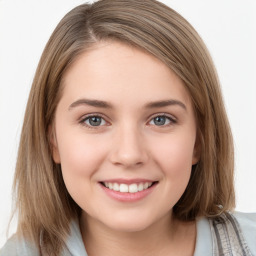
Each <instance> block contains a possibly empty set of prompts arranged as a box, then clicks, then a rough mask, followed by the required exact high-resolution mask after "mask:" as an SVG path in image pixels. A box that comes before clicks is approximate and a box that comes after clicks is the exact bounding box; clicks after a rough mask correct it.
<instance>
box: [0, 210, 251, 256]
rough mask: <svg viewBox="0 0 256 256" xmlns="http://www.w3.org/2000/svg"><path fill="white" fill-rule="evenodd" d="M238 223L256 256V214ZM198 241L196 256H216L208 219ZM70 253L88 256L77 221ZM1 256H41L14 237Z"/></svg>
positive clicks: (201, 222)
mask: <svg viewBox="0 0 256 256" xmlns="http://www.w3.org/2000/svg"><path fill="white" fill-rule="evenodd" d="M234 216H235V217H236V219H237V221H238V223H239V224H240V226H241V229H242V232H243V235H244V238H245V240H246V242H247V244H248V246H249V249H250V250H251V252H252V254H253V255H255V256H256V213H240V212H235V213H234ZM196 226H197V239H196V248H195V253H194V256H214V255H213V252H212V251H213V248H212V243H213V242H212V235H211V230H210V224H209V221H208V219H207V218H200V219H198V220H197V224H196ZM67 248H68V251H65V252H63V253H62V255H63V256H88V255H87V253H86V250H85V247H84V244H83V240H82V236H81V232H80V229H79V225H78V222H77V221H72V222H71V233H70V235H69V237H68V239H67ZM0 256H39V253H38V251H37V250H36V248H34V247H33V246H31V245H29V244H28V243H27V242H26V241H24V240H18V239H17V237H16V236H15V235H14V236H12V237H11V238H10V239H9V240H8V241H7V243H6V244H5V246H4V247H3V248H2V249H1V251H0Z"/></svg>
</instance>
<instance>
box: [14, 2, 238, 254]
mask: <svg viewBox="0 0 256 256" xmlns="http://www.w3.org/2000/svg"><path fill="white" fill-rule="evenodd" d="M109 40H115V41H119V42H123V43H125V44H128V45H131V46H134V47H137V48H139V49H141V50H143V51H146V52H148V53H150V54H152V55H154V56H155V57H157V58H158V59H160V60H161V61H163V62H164V63H165V64H166V65H167V66H168V67H169V68H170V69H172V70H173V71H174V72H175V73H176V74H177V75H178V76H179V77H180V78H181V79H182V80H183V82H184V85H185V87H186V89H187V91H188V92H189V95H190V97H191V99H192V102H193V107H194V110H195V114H196V119H197V126H198V144H199V145H200V154H201V157H200V161H199V162H198V163H197V164H196V165H194V166H193V167H192V174H191V178H190V181H189V184H188V186H187V189H186V191H185V193H184V194H183V196H182V197H181V198H180V200H179V201H178V203H177V204H176V205H175V206H174V214H175V216H176V217H177V218H179V219H181V220H193V219H195V218H196V217H198V216H208V217H211V216H216V215H219V214H220V213H222V212H224V211H227V210H231V209H232V208H233V207H234V203H235V196H234V184H233V169H234V163H233V162H234V160H233V141H232V135H231V131H230V127H229V123H228V120H227V116H226V112H225V108H224V103H223V99H222V95H221V91H220V85H219V81H218V77H217V74H216V71H215V68H214V65H213V62H212V60H211V57H210V55H209V53H208V51H207V49H206V47H205V45H204V43H203V41H202V40H201V38H200V37H199V35H198V34H197V32H196V31H195V30H194V29H193V27H192V26H191V25H190V24H189V23H188V22H187V21H186V20H185V19H184V18H183V17H181V16H180V15H179V14H178V13H177V12H175V11H174V10H172V9H171V8H169V7H167V6H165V5H164V4H162V3H160V2H157V1H155V0H144V1H137V0H100V1H98V2H95V3H93V4H84V5H80V6H78V7H76V8H74V9H73V10H72V11H70V12H69V13H68V14H67V15H66V16H65V17H64V18H63V19H62V20H61V21H60V23H59V24H58V26H57V27H56V29H55V30H54V32H53V34H52V35H51V37H50V39H49V41H48V43H47V45H46V47H45V50H44V52H43V54H42V57H41V59H40V62H39V65H38V68H37V71H36V74H35V78H34V81H33V84H32V88H31V92H30V96H29V99H28V103H27V108H26V113H25V118H24V124H23V129H22V134H21V139H20V146H19V152H18V159H17V165H16V173H15V181H14V192H15V194H16V208H17V210H18V233H20V234H22V235H23V236H25V237H27V238H28V239H31V240H32V241H33V242H35V244H36V245H37V247H38V248H39V249H40V250H41V249H42V248H43V250H44V251H46V252H48V253H49V255H59V254H60V252H61V250H62V249H63V247H64V245H65V239H66V236H67V234H68V232H69V226H68V223H69V222H70V220H71V219H72V218H76V217H77V216H79V213H80V211H81V210H80V208H79V206H78V205H77V204H76V203H75V202H74V201H73V199H72V198H71V197H70V195H69V194H68V192H67V189H66V187H65V184H64V182H63V179H62V173H61V166H60V165H58V164H55V163H54V161H53V159H52V156H51V144H50V140H51V138H50V137H51V134H49V130H50V127H51V125H52V123H53V120H54V115H55V110H56V106H57V104H58V102H59V100H60V98H61V93H62V78H63V75H64V74H65V72H66V70H67V69H68V68H69V67H70V65H71V64H72V63H73V62H74V61H75V60H76V58H77V57H78V56H79V55H80V54H81V53H83V52H85V51H89V50H90V47H91V46H93V45H94V44H96V43H97V42H100V41H109Z"/></svg>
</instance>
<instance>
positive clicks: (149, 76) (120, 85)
mask: <svg viewBox="0 0 256 256" xmlns="http://www.w3.org/2000/svg"><path fill="white" fill-rule="evenodd" d="M63 85H64V95H63V96H64V97H65V96H68V97H69V98H70V99H71V98H72V100H76V99H77V98H78V97H80V98H81V97H86V98H94V99H99V100H105V101H114V102H115V101H116V102H125V101H127V100H128V99H130V100H131V101H133V102H134V104H135V103H138V104H139V103H144V102H145V101H154V100H159V99H163V98H166V99H167V98H168V99H169V98H178V99H180V100H182V101H184V102H185V103H187V104H188V103H190V97H189V95H188V93H187V91H186V89H185V87H184V84H183V82H182V80H181V79H180V78H179V77H178V76H177V75H176V74H175V73H174V72H173V71H172V70H171V69H170V68H169V67H167V66H166V65H165V64H164V63H163V62H162V61H160V60H159V59H157V58H156V57H154V56H153V55H151V54H148V53H145V52H144V51H142V50H140V49H138V48H135V47H131V46H127V45H125V44H123V43H118V42H101V43H97V44H96V45H95V46H94V47H93V48H92V49H90V50H89V51H86V52H84V53H83V54H81V55H80V56H79V57H78V58H77V60H76V61H75V62H74V63H73V64H72V66H71V67H70V68H69V70H68V71H67V72H66V74H65V76H64V79H63Z"/></svg>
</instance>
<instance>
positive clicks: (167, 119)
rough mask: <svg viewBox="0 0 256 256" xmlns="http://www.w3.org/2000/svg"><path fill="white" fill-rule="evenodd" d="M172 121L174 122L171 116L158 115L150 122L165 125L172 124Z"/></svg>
mask: <svg viewBox="0 0 256 256" xmlns="http://www.w3.org/2000/svg"><path fill="white" fill-rule="evenodd" d="M171 122H173V120H172V119H171V118H170V117H167V116H156V117H154V118H153V119H151V120H150V122H149V124H151V125H157V126H164V125H168V124H170V123H171Z"/></svg>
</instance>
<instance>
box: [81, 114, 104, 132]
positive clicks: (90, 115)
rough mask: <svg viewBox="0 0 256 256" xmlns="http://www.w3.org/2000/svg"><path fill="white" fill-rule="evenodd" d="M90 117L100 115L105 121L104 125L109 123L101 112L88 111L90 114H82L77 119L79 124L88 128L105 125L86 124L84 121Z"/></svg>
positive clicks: (97, 127)
mask: <svg viewBox="0 0 256 256" xmlns="http://www.w3.org/2000/svg"><path fill="white" fill-rule="evenodd" d="M90 117H101V118H102V119H103V120H104V121H105V122H106V125H107V126H108V125H109V121H107V118H106V117H105V115H103V114H101V113H90V114H86V115H83V116H82V117H81V118H80V119H79V124H81V125H82V126H85V127H87V128H89V129H99V128H100V127H102V126H106V125H99V126H90V125H87V124H86V123H85V121H86V120H87V119H88V118H90Z"/></svg>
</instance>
